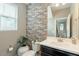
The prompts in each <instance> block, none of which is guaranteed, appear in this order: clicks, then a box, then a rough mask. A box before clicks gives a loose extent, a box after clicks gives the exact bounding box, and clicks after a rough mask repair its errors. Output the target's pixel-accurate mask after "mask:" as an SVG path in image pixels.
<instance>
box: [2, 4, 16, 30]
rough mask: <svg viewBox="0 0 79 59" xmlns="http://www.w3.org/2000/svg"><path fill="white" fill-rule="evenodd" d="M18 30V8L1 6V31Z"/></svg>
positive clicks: (7, 5) (9, 5) (6, 5)
mask: <svg viewBox="0 0 79 59" xmlns="http://www.w3.org/2000/svg"><path fill="white" fill-rule="evenodd" d="M8 30H17V6H15V5H12V4H0V31H8Z"/></svg>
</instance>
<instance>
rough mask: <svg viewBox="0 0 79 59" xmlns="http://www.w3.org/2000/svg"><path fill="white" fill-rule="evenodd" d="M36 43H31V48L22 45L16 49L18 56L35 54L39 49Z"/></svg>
mask: <svg viewBox="0 0 79 59" xmlns="http://www.w3.org/2000/svg"><path fill="white" fill-rule="evenodd" d="M38 47H39V46H38V45H37V44H32V50H29V46H24V47H21V48H19V49H18V56H35V55H36V52H37V51H38V50H39V48H38Z"/></svg>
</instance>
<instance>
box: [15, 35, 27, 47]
mask: <svg viewBox="0 0 79 59" xmlns="http://www.w3.org/2000/svg"><path fill="white" fill-rule="evenodd" d="M28 41H29V39H28V38H27V37H24V36H21V37H20V38H19V39H18V42H17V43H18V44H19V45H20V46H26V45H28Z"/></svg>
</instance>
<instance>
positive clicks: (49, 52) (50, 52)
mask: <svg viewBox="0 0 79 59" xmlns="http://www.w3.org/2000/svg"><path fill="white" fill-rule="evenodd" d="M41 56H78V55H77V54H73V53H70V52H66V51H62V50H59V49H56V48H51V47H48V46H44V45H41Z"/></svg>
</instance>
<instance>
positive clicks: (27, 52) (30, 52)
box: [22, 50, 36, 56]
mask: <svg viewBox="0 0 79 59" xmlns="http://www.w3.org/2000/svg"><path fill="white" fill-rule="evenodd" d="M35 54H36V52H35V51H33V50H29V51H26V52H25V53H24V54H23V55H22V56H35Z"/></svg>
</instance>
